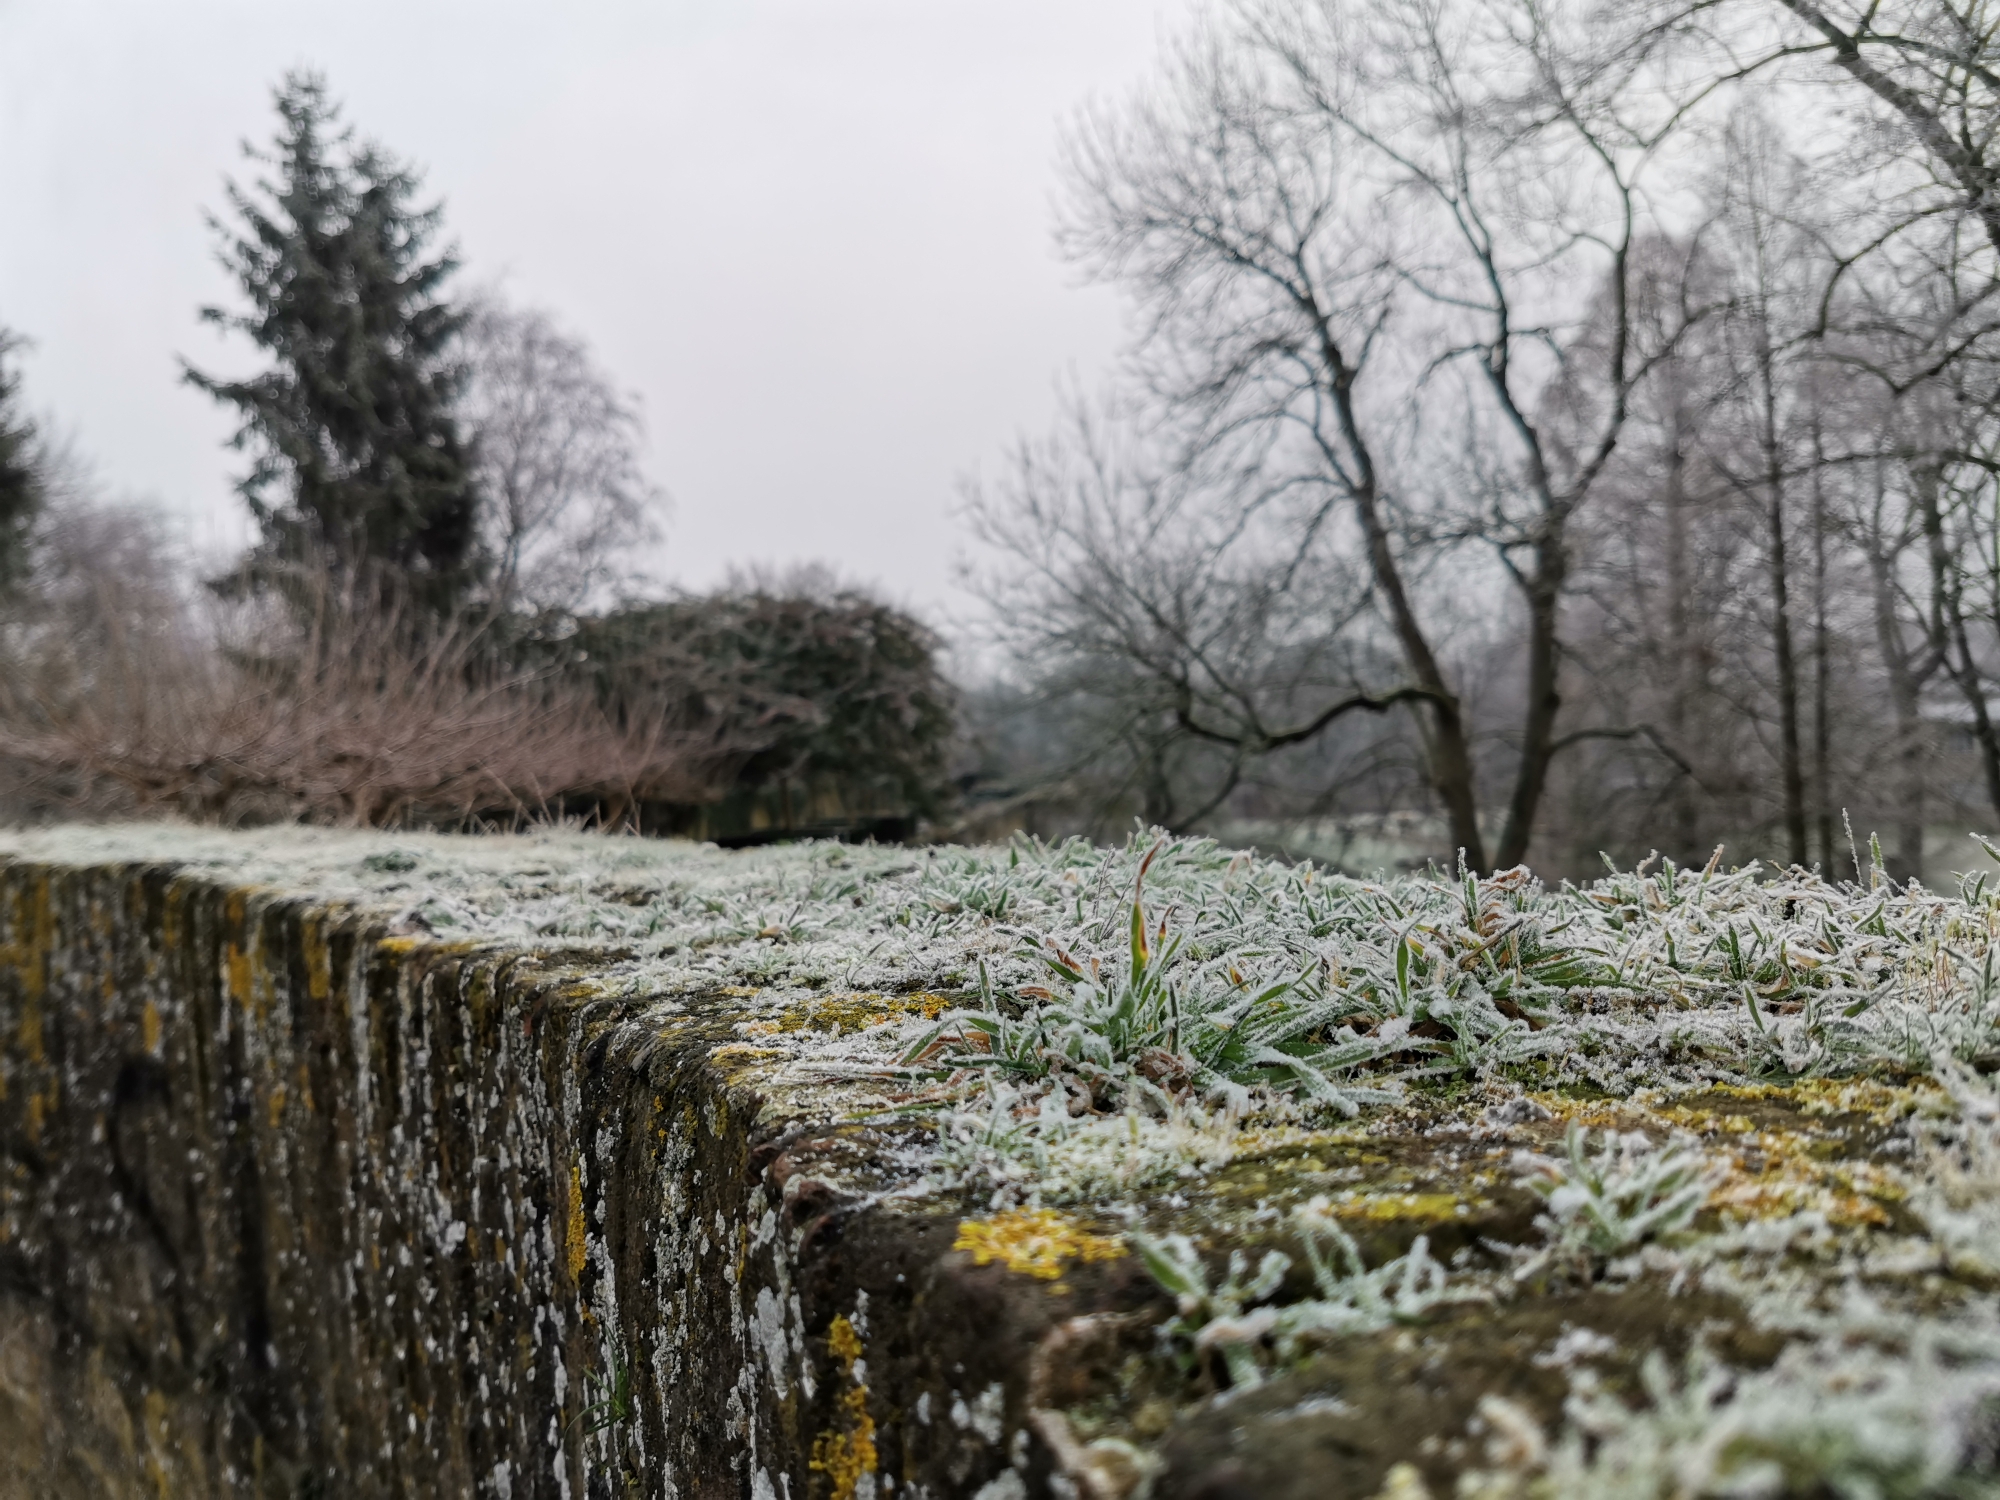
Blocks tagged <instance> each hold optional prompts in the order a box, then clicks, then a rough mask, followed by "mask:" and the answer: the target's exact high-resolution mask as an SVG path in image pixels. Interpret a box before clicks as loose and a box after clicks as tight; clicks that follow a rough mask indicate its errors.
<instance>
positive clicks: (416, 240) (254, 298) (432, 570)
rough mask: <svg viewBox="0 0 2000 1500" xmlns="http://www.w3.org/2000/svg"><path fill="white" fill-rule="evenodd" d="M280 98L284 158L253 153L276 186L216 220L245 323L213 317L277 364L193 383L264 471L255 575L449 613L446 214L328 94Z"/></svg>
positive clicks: (453, 509)
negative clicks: (420, 199)
mask: <svg viewBox="0 0 2000 1500" xmlns="http://www.w3.org/2000/svg"><path fill="white" fill-rule="evenodd" d="M276 100H277V107H278V114H279V117H280V121H281V124H280V128H279V131H278V136H277V141H276V147H275V149H274V150H273V151H272V152H271V153H270V154H268V155H265V154H262V153H258V152H255V151H249V148H247V147H246V151H247V152H248V154H250V155H251V156H252V157H253V158H254V159H256V160H259V161H262V162H264V163H266V164H267V165H268V166H269V167H270V168H271V169H272V175H271V176H270V177H269V178H265V179H260V180H259V181H258V182H257V183H256V185H255V190H254V192H252V191H245V190H244V189H242V188H240V187H238V186H237V185H236V184H234V183H231V184H230V185H229V188H228V193H229V202H230V206H231V208H232V209H233V210H234V211H235V215H236V217H237V219H238V220H240V221H241V222H240V228H238V229H235V230H232V229H231V228H230V227H228V226H226V225H224V224H223V223H222V222H221V221H220V220H219V219H215V218H213V217H211V219H210V224H211V226H212V227H213V228H214V229H215V231H216V233H217V236H218V237H219V239H220V240H221V242H222V248H221V259H222V262H223V264H224V266H226V267H227V268H228V270H229V271H230V272H231V274H232V275H234V276H235V278H236V279H237V281H238V282H239V283H240V284H241V286H242V288H243V291H244V294H245V296H246V297H247V298H248V301H249V304H250V310H249V311H248V312H244V313H237V312H230V311H227V310H225V309H222V308H215V307H209V308H204V309H203V310H202V316H203V318H204V319H206V320H207V321H209V322H213V323H216V324H219V325H221V326H222V327H225V328H231V329H235V330H237V331H238V332H241V333H244V334H247V335H248V336H249V337H250V339H251V340H252V341H253V342H255V343H256V344H257V345H258V347H259V348H261V349H263V350H264V351H265V352H266V353H267V354H269V355H270V356H271V357H272V360H273V364H272V367H271V368H270V369H267V370H266V371H264V372H263V373H262V374H259V375H256V376H254V377H252V378H250V379H248V380H223V379H219V378H217V377H215V376H211V375H206V374H203V373H202V372H200V371H198V370H195V369H193V368H192V367H187V369H186V378H187V379H188V380H189V381H190V382H191V383H193V384H194V385H196V386H198V387H200V388H201V389H202V390H205V391H207V392H208V393H209V394H210V395H212V396H214V397H215V398H216V399H217V400H218V401H221V402H223V403H225V404H227V405H230V406H234V407H235V408H236V409H237V411H238V412H239V413H240V415H241V418H242V422H241V425H240V426H239V428H238V429H237V432H236V435H235V437H234V439H233V445H234V446H236V447H238V448H243V449H248V450H250V451H251V452H252V453H253V455H254V458H255V461H254V463H253V464H252V466H251V469H250V472H249V473H248V474H247V475H246V476H245V477H244V478H243V480H242V481H241V483H240V484H239V486H238V488H239V490H240V491H241V493H242V495H243V497H244V499H245V500H247V501H248V502H249V505H250V509H251V512H252V513H253V514H254V515H255V516H256V518H257V522H258V525H259V526H260V527H261V528H262V531H263V541H262V543H261V545H260V546H259V547H258V548H257V550H256V552H255V553H253V555H252V558H251V569H250V576H251V577H252V578H260V577H261V578H265V579H268V578H271V577H273V576H278V577H282V576H284V575H285V574H286V573H287V572H292V573H296V572H297V571H298V570H299V568H300V567H301V565H305V566H317V567H330V568H331V569H332V570H333V571H334V572H335V574H336V576H337V577H338V578H339V579H340V580H341V581H343V582H345V583H350V584H351V583H352V582H354V581H356V580H365V581H366V582H367V583H368V584H369V586H371V587H382V588H384V589H387V590H392V591H393V590H407V591H409V593H410V595H411V596H412V597H414V598H415V599H416V600H418V601H419V602H420V603H423V604H425V605H428V606H429V607H431V608H434V609H444V608H448V607H449V606H450V605H451V604H452V603H454V602H455V601H456V600H457V599H458V598H460V597H461V596H462V595H463V593H464V591H465V589H466V588H467V587H468V585H470V584H471V583H472V582H474V581H475V580H476V577H477V575H478V571H479V561H480V559H479V555H478V525H477V522H478V515H477V508H478V507H477V496H476V493H475V490H474V485H473V481H472V473H471V465H470V458H469V455H468V453H467V451H466V448H465V445H464V443H463V442H462V440H461V438H460V435H459V431H458V426H457V423H456V421H455V420H454V417H453V412H452V407H453V401H454V399H455V397H456V395H457V390H458V386H459V381H460V372H459V370H458V368H457V366H456V365H455V364H454V363H453V361H452V359H451V348H452V343H453V339H454V337H455V335H456V334H457V332H458V328H459V324H460V322H461V315H460V314H459V313H458V312H456V311H455V310H454V309H453V308H452V307H451V305H450V304H449V303H448V302H446V301H445V300H444V299H443V297H442V295H441V293H442V289H443V286H444V284H445V282H446V281H447V280H448V279H449V277H450V276H451V274H452V272H453V271H454V270H456V269H457V261H456V260H455V259H454V257H453V256H452V255H451V253H450V252H449V251H446V252H443V253H439V254H436V255H430V254H429V253H428V252H429V249H430V245H431V242H432V240H433V239H434V238H435V236H436V234H437V230H438V225H439V218H440V211H439V209H438V208H437V207H436V206H432V207H429V208H419V207H418V206H417V205H416V203H415V199H416V196H417V194H418V192H419V190H420V186H421V184H420V182H419V180H418V178H417V176H416V174H415V173H413V172H412V171H411V170H410V169H409V168H407V167H405V166H403V165H401V164H399V163H398V162H396V161H395V160H393V159H392V158H390V157H389V156H388V155H386V154H385V153H384V152H383V151H382V150H381V149H380V148H379V147H376V146H373V145H369V144H365V143H362V144H357V143H356V142H355V140H354V135H353V132H352V131H351V130H350V129H346V128H344V127H342V125H341V123H340V112H339V108H338V106H337V105H335V104H333V103H331V102H330V101H329V100H328V98H327V95H326V85H325V83H324V82H323V81H322V80H321V79H319V78H318V77H316V76H313V75H310V74H302V73H294V74H291V75H288V76H287V78H286V79H285V82H284V85H283V86H282V87H281V88H280V89H279V90H278V91H277V95H276Z"/></svg>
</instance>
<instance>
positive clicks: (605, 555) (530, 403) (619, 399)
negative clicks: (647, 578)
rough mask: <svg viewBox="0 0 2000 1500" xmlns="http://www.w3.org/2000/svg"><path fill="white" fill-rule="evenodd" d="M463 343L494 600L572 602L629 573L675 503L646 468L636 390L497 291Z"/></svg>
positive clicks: (464, 404) (474, 316) (543, 317)
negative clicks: (626, 388)
mask: <svg viewBox="0 0 2000 1500" xmlns="http://www.w3.org/2000/svg"><path fill="white" fill-rule="evenodd" d="M460 352H461V356H462V358H463V359H464V361H465V364H466V367H467V376H468V379H467V382H466V388H465V392H464V395H463V396H462V398H461V403H460V416H461V418H462V420H463V421H464V422H465V424H466V431H467V434H468V437H469V438H470V441H471V444H472V450H473V456H474V464H475V473H476V476H477V479H478V484H479V490H480V494H481V498H482V501H483V505H484V518H483V523H482V524H483V526H484V529H485V531H486V533H487V535H486V545H487V547H488V549H489V551H490V552H491V553H492V556H493V558H494V578H493V584H492V589H493V596H494V601H495V603H496V604H497V605H498V607H499V608H501V609H503V610H510V609H515V608H528V609H573V608H578V607H581V606H582V605H584V604H585V603H587V602H590V601H591V600H593V599H595V598H597V597H600V596H602V595H603V594H604V593H605V592H606V591H607V590H608V589H610V588H612V587H614V586H616V585H618V584H620V583H622V582H625V581H627V580H629V578H630V577H631V556H632V549H633V548H634V547H635V546H637V545H639V544H640V543H643V542H647V541H650V540H652V539H653V538H654V537H655V536H656V535H657V530H658V523H659V518H660V515H661V513H662V511H663V509H664V505H665V499H664V496H663V495H662V493H661V491H660V490H659V488H658V487H657V486H655V485H654V484H652V483H651V482H650V481H649V480H647V478H646V477H645V474H644V473H643V471H642V469H641V467H640V463H639V447H640V440H641V437H642V427H641V423H640V420H639V413H638V408H637V406H636V404H635V403H634V401H633V400H632V398H630V397H628V396H626V395H623V394H622V393H621V392H619V391H618V390H617V388H616V387H614V386H613V385H612V384H611V382H610V380H609V379H608V378H607V377H606V376H605V374H604V373H603V372H602V371H601V370H600V369H599V368H598V367H597V365H596V363H595V361H594V360H593V358H592V356H591V352H590V349H589V347H588V346H587V345H586V344H585V343H584V342H583V341H582V340H581V339H578V338H576V337H575V336H573V335H571V334H568V333H566V332H564V331H563V330H562V329H561V328H560V327H558V326H557V325H556V323H555V322H554V320H553V319H551V318H550V317H549V316H548V315H547V314H546V313H543V312H540V311H538V310H536V309H533V308H520V307H514V306H511V305H510V304H508V303H506V302H505V301H503V300H501V298H500V297H499V295H498V294H497V293H493V292H488V293H486V294H484V295H483V296H481V297H480V298H479V299H477V300H476V301H475V302H474V303H473V305H472V307H471V310H470V313H469V315H468V317H467V318H466V322H465V327H464V330H463V332H462V334H461V335H460Z"/></svg>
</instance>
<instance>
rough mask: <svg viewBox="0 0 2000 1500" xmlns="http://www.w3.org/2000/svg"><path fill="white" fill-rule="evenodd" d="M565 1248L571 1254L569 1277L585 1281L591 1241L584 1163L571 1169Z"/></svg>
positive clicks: (576, 1283)
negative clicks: (586, 1218) (585, 1211)
mask: <svg viewBox="0 0 2000 1500" xmlns="http://www.w3.org/2000/svg"><path fill="white" fill-rule="evenodd" d="M563 1248H564V1249H565V1250H566V1251H567V1252H568V1254H569V1279H570V1281H571V1282H572V1283H573V1284H575V1285H579V1286H580V1285H582V1283H583V1265H584V1261H585V1260H586V1259H587V1258H588V1256H589V1254H590V1241H589V1238H588V1236H587V1234H586V1232H585V1230H584V1227H583V1164H582V1163H581V1162H578V1163H576V1164H575V1165H573V1166H572V1167H571V1168H570V1169H569V1225H568V1229H567V1232H566V1234H565V1236H564V1242H563Z"/></svg>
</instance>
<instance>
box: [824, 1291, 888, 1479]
mask: <svg viewBox="0 0 2000 1500" xmlns="http://www.w3.org/2000/svg"><path fill="white" fill-rule="evenodd" d="M826 1347H827V1351H828V1352H829V1353H830V1354H832V1355H833V1357H834V1358H835V1359H837V1360H839V1361H840V1369H841V1373H842V1374H843V1375H845V1376H846V1377H847V1378H848V1379H849V1380H853V1381H854V1386H853V1388H852V1389H851V1390H848V1391H845V1392H843V1393H842V1395H841V1398H840V1416H841V1422H840V1425H839V1426H838V1427H829V1428H827V1429H826V1430H825V1431H824V1432H821V1433H820V1434H818V1435H817V1436H816V1437H815V1438H814V1439H813V1449H812V1459H811V1467H812V1469H813V1471H814V1472H815V1473H818V1474H824V1475H826V1477H827V1478H828V1479H829V1480H830V1481H832V1484H833V1500H854V1496H855V1494H856V1493H857V1492H858V1491H859V1490H860V1488H861V1480H862V1477H863V1476H864V1475H868V1474H873V1473H874V1472H875V1465H876V1462H877V1455H876V1452H875V1419H874V1418H873V1417H871V1416H870V1415H869V1414H868V1387H867V1386H865V1385H863V1384H862V1383H861V1382H860V1381H859V1380H856V1379H855V1366H856V1365H858V1364H859V1363H860V1360H861V1335H860V1333H859V1332H857V1331H856V1329H855V1327H854V1325H853V1324H852V1323H850V1322H848V1320H847V1319H846V1318H845V1317H835V1318H834V1320H833V1326H832V1327H831V1328H829V1329H828V1330H827V1332H826Z"/></svg>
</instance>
